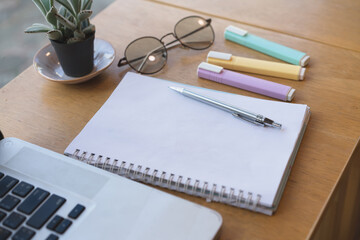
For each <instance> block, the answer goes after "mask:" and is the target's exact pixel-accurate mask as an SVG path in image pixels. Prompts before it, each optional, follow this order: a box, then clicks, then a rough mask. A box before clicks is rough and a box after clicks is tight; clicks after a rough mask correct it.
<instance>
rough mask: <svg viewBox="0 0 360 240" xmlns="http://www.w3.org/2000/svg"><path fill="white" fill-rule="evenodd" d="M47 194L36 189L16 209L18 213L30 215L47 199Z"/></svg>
mask: <svg viewBox="0 0 360 240" xmlns="http://www.w3.org/2000/svg"><path fill="white" fill-rule="evenodd" d="M48 196H49V192H47V191H45V190H43V189H41V188H36V189H35V190H34V191H33V192H32V193H31V194H30V195H29V196H28V197H27V198H26V199H25V200H24V201H23V202H22V203H21V204H20V206H19V207H18V208H17V210H18V211H20V212H23V213H25V214H30V213H32V212H33V211H34V210H35V208H37V207H38V206H39V205H40V204H41V203H42V202H43V201H44V200H45V199H46V198H47V197H48Z"/></svg>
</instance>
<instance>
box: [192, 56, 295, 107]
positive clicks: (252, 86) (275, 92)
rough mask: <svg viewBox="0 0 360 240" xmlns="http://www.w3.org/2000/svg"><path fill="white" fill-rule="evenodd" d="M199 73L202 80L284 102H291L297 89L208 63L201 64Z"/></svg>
mask: <svg viewBox="0 0 360 240" xmlns="http://www.w3.org/2000/svg"><path fill="white" fill-rule="evenodd" d="M197 73H198V77H200V78H205V79H208V80H212V81H215V82H218V83H222V84H226V85H230V86H233V87H237V88H240V89H244V90H247V91H250V92H254V93H259V94H262V95H265V96H268V97H272V98H276V99H280V100H282V101H289V102H290V101H291V100H292V99H293V98H294V95H295V89H293V88H292V87H289V86H286V85H283V84H279V83H274V82H271V81H267V80H264V79H260V78H256V77H251V76H247V75H244V74H241V73H237V72H233V71H230V70H225V69H223V68H222V67H219V66H216V65H213V64H209V63H206V62H202V63H200V65H199V67H198V71H197Z"/></svg>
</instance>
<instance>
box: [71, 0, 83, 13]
mask: <svg viewBox="0 0 360 240" xmlns="http://www.w3.org/2000/svg"><path fill="white" fill-rule="evenodd" d="M68 2H69V3H71V5H72V6H73V7H74V10H75V13H78V12H80V8H81V0H68Z"/></svg>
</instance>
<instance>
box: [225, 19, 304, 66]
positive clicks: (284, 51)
mask: <svg viewBox="0 0 360 240" xmlns="http://www.w3.org/2000/svg"><path fill="white" fill-rule="evenodd" d="M225 39H227V40H229V41H232V42H235V43H238V44H240V45H243V46H245V47H248V48H251V49H254V50H256V51H259V52H262V53H265V54H267V55H270V56H272V57H275V58H278V59H280V60H283V61H285V62H288V63H291V64H294V65H300V66H303V67H304V66H306V65H307V64H308V62H309V60H310V56H308V55H307V54H306V53H303V52H300V51H298V50H295V49H292V48H289V47H285V46H283V45H280V44H278V43H275V42H271V41H269V40H266V39H264V38H261V37H258V36H256V35H253V34H250V33H248V32H247V31H246V30H243V29H240V28H237V27H234V26H231V25H230V26H228V27H227V28H226V29H225Z"/></svg>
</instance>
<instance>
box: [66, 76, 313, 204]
mask: <svg viewBox="0 0 360 240" xmlns="http://www.w3.org/2000/svg"><path fill="white" fill-rule="evenodd" d="M169 86H178V87H185V88H186V89H188V90H190V91H193V92H196V93H198V94H201V95H204V96H207V97H210V98H213V99H217V100H219V101H221V102H224V103H228V104H230V105H232V106H235V107H238V108H241V109H246V110H248V111H250V112H253V113H258V114H262V115H264V116H266V117H268V118H270V119H272V120H274V121H275V122H278V123H281V124H282V129H276V128H271V127H261V126H257V125H254V124H252V123H249V122H246V121H244V120H241V119H239V118H236V117H234V116H232V115H231V114H230V113H228V112H225V111H222V110H220V109H218V108H215V107H212V106H209V105H207V104H204V103H201V102H198V101H195V100H193V99H190V98H187V97H185V96H183V95H181V94H179V93H177V92H175V91H173V90H171V89H169V88H168V87H169ZM306 112H307V106H306V105H301V104H291V103H284V102H277V101H269V100H262V99H256V98H250V97H246V96H241V95H236V94H230V93H225V92H219V91H214V90H209V89H204V88H199V87H194V86H189V85H184V84H179V83H175V82H171V81H165V80H160V79H156V78H151V77H146V76H142V75H138V74H135V73H127V74H126V76H125V77H124V78H123V79H122V81H121V82H120V84H119V85H118V87H117V88H116V89H115V90H114V92H113V93H112V95H111V96H110V98H109V99H108V100H107V101H106V102H105V104H104V105H103V106H102V107H101V108H100V110H99V111H98V112H97V113H96V114H95V115H94V117H93V118H92V119H91V120H90V121H89V122H88V123H87V125H86V126H85V128H84V129H83V130H82V131H81V132H80V133H79V135H78V136H77V137H76V138H75V139H74V140H73V141H72V143H71V144H70V145H69V146H68V148H67V149H66V150H65V153H69V154H72V153H74V152H75V150H76V149H80V150H81V151H86V152H87V153H95V154H96V155H102V156H105V157H110V158H111V159H112V160H113V159H118V160H120V161H126V162H127V164H130V163H133V164H134V166H135V167H134V169H136V167H137V166H138V165H141V166H142V169H145V168H146V167H149V168H150V169H151V171H153V170H155V169H156V170H158V171H159V173H160V174H161V173H162V172H166V176H167V177H166V178H168V177H169V176H170V174H174V175H175V178H174V179H177V177H178V176H182V177H183V179H187V178H188V177H189V178H191V179H192V183H193V182H194V181H195V180H199V181H200V186H201V184H203V183H204V182H208V186H209V187H210V188H211V187H212V186H213V184H216V185H217V187H218V189H217V190H218V191H219V188H221V186H225V187H226V191H227V192H229V190H230V188H233V189H235V193H237V192H238V191H239V190H243V191H244V194H245V195H244V197H246V196H247V195H246V194H247V193H248V192H251V193H252V194H253V195H254V196H256V195H257V194H260V195H261V202H260V204H262V205H265V206H272V204H273V201H274V197H275V195H276V192H277V189H278V187H279V184H280V181H281V178H282V176H283V173H284V171H285V168H286V165H287V163H288V161H289V158H290V156H291V154H292V152H293V149H294V147H295V144H296V142H297V139H298V137H299V134H300V131H301V128H302V126H303V124H304V119H305V116H306Z"/></svg>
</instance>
